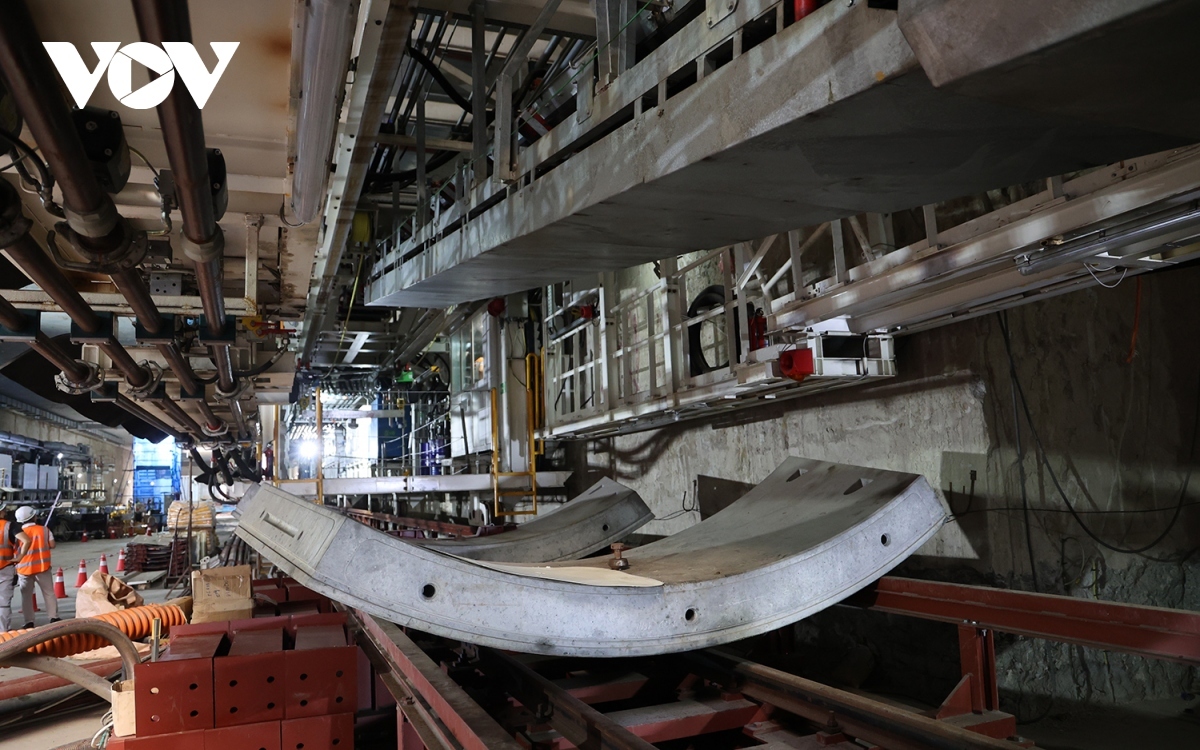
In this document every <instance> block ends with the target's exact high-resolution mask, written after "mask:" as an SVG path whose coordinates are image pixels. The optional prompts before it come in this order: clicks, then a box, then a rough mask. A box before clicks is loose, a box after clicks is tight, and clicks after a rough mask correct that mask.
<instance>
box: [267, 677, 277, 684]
mask: <svg viewBox="0 0 1200 750" xmlns="http://www.w3.org/2000/svg"><path fill="white" fill-rule="evenodd" d="M274 681H275V676H274V675H267V684H270V683H272V682H274Z"/></svg>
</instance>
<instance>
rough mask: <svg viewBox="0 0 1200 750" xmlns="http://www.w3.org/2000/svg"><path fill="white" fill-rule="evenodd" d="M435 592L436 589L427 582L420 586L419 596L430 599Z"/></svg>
mask: <svg viewBox="0 0 1200 750" xmlns="http://www.w3.org/2000/svg"><path fill="white" fill-rule="evenodd" d="M436 593H437V589H436V588H434V587H433V584H432V583H427V584H425V585H424V586H422V587H421V596H423V597H425V598H426V599H432V598H433V595H434V594H436Z"/></svg>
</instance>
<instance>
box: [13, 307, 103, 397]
mask: <svg viewBox="0 0 1200 750" xmlns="http://www.w3.org/2000/svg"><path fill="white" fill-rule="evenodd" d="M0 325H3V326H4V327H5V328H7V329H9V330H10V331H14V332H16V333H25V332H27V331H28V329H29V321H28V320H26V319H25V318H24V317H23V316H22V315H21V311H20V310H18V309H17V308H16V307H14V306H13V304H12V303H11V302H9V301H8V300H6V299H4V298H3V297H0ZM34 335H35V338H34V340H33V341H31V342H29V348H30V349H33V350H34V351H35V352H37V353H38V354H40V355H42V356H43V357H44V358H45V359H46V360H47V361H49V362H50V364H52V365H54V366H55V367H57V368H58V369H60V370H62V371H63V374H65V375H66V376H67V379H68V380H70V381H71V382H72V383H83V382H85V381H86V380H87V379H88V374H89V373H88V370H87V368H86V367H85V366H84V365H83V364H82V363H81V362H79V361H78V360H76V359H75V358H74V357H72V356H71V355H70V354H68V353H67V351H66V350H65V349H63V348H62V345H60V344H59V343H58V342H57V341H55V340H54V339H52V338H50V337H49V336H47V335H46V334H45V333H43V332H42V331H40V330H39V331H37V332H36V333H35V334H34Z"/></svg>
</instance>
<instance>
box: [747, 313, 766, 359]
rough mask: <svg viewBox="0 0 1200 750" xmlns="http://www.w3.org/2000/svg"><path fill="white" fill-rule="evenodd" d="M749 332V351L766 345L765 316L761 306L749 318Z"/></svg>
mask: <svg viewBox="0 0 1200 750" xmlns="http://www.w3.org/2000/svg"><path fill="white" fill-rule="evenodd" d="M749 334H750V351H754V350H755V349H762V348H763V347H765V346H766V345H767V316H766V315H764V314H763V311H762V308H761V307H760V308H758V309H756V310H755V311H754V315H753V316H752V317H751V318H750V323H749Z"/></svg>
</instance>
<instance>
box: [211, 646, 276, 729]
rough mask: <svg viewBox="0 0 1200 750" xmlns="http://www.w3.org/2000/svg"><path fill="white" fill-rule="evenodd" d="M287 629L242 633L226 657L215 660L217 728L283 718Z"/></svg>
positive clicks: (214, 702) (214, 692)
mask: <svg viewBox="0 0 1200 750" xmlns="http://www.w3.org/2000/svg"><path fill="white" fill-rule="evenodd" d="M283 655H284V650H283V628H282V627H281V626H277V627H275V628H272V629H270V630H238V631H235V632H234V634H233V645H232V646H230V648H229V653H228V654H227V655H226V656H221V657H217V659H215V660H214V661H213V707H214V710H215V712H216V722H215V723H216V726H218V727H231V726H236V725H239V724H255V723H258V722H263V721H279V720H280V719H282V718H283V703H284V687H283V683H284V663H283Z"/></svg>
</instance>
